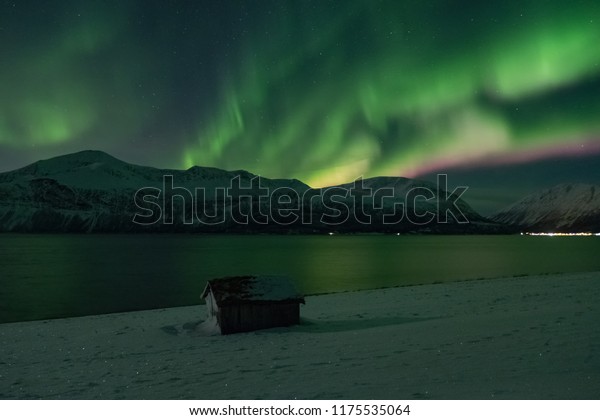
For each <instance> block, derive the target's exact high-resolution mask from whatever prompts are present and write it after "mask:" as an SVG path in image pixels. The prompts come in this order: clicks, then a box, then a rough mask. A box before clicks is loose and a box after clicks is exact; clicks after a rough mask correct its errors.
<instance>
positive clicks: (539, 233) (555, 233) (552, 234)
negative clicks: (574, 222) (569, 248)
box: [521, 232, 600, 236]
mask: <svg viewBox="0 0 600 420" xmlns="http://www.w3.org/2000/svg"><path fill="white" fill-rule="evenodd" d="M521 235H529V236H600V233H591V232H569V233H565V232H521Z"/></svg>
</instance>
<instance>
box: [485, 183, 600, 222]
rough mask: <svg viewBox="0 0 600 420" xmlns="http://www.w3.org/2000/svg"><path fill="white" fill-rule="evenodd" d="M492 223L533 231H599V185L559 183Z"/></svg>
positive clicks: (511, 207)
mask: <svg viewBox="0 0 600 420" xmlns="http://www.w3.org/2000/svg"><path fill="white" fill-rule="evenodd" d="M492 220H494V221H496V222H498V223H503V224H507V225H511V226H514V227H517V228H519V229H523V230H527V231H531V232H600V186H598V185H586V184H560V185H557V186H555V187H553V188H550V189H547V190H544V191H540V192H537V193H534V194H531V195H529V196H527V197H525V198H524V199H522V200H521V201H519V202H517V203H515V204H513V205H511V206H509V207H507V208H505V209H503V210H502V211H500V212H499V213H498V214H496V215H495V216H493V217H492Z"/></svg>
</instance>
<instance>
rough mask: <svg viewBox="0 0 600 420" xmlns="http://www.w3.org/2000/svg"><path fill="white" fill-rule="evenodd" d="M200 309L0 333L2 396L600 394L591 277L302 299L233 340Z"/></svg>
mask: <svg viewBox="0 0 600 420" xmlns="http://www.w3.org/2000/svg"><path fill="white" fill-rule="evenodd" d="M204 309H205V308H204V306H194V307H184V308H173V309H166V310H154V311H143V312H132V313H122V314H111V315H101V316H91V317H82V318H70V319H60V320H50V321H36V322H24V323H14V324H4V325H0V397H1V398H4V399H16V398H61V399H80V398H83V399H120V398H125V399H146V398H151V399H179V398H184V399H207V398H208V399H221V398H225V399H257V398H265V399H277V398H285V399H294V398H298V399H318V398H326V399H342V398H347V399H376V398H385V399H418V398H432V399H455V398H469V399H471V398H485V399H491V398H498V399H508V398H522V399H531V398H542V399H545V398H553V399H554V398H556V399H572V398H586V399H598V398H600V272H597V273H585V274H561V275H549V276H536V277H519V278H504V279H494V280H481V281H468V282H458V283H449V284H437V285H424V286H415V287H399V288H392V289H380V290H373V291H363V292H352V293H339V294H331V295H323V296H309V297H307V299H306V305H305V306H304V307H303V308H302V316H303V320H304V323H303V324H302V325H299V326H295V327H291V328H279V329H273V330H263V331H260V332H254V333H247V334H237V335H231V336H206V335H204V334H203V333H202V330H201V328H198V323H199V322H200V321H201V320H202V319H204V316H205V313H204V312H205V310H204Z"/></svg>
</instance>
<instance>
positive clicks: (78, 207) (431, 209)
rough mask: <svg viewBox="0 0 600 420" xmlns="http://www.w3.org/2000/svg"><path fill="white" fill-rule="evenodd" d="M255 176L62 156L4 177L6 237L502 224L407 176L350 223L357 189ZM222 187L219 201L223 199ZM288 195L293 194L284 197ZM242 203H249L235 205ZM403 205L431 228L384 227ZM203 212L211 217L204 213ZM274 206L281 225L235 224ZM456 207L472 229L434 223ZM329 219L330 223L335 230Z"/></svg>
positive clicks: (403, 227)
mask: <svg viewBox="0 0 600 420" xmlns="http://www.w3.org/2000/svg"><path fill="white" fill-rule="evenodd" d="M165 177H169V178H168V179H171V178H170V177H172V186H173V187H174V188H176V189H177V188H179V189H178V190H173V191H170V188H165V184H164V182H165V180H166V179H167V178H165ZM253 179H254V182H256V175H254V174H251V173H249V172H247V171H242V170H240V171H225V170H222V169H217V168H208V167H199V166H194V167H192V168H189V169H187V170H172V169H157V168H152V167H147V166H140V165H134V164H130V163H127V162H123V161H121V160H119V159H116V158H114V157H112V156H110V155H108V154H106V153H104V152H100V151H83V152H79V153H74V154H70V155H65V156H59V157H56V158H52V159H48V160H42V161H39V162H36V163H33V164H31V165H28V166H26V167H24V168H21V169H17V170H14V171H10V172H5V173H0V232H11V231H13V232H47V231H48V232H137V231H141V232H147V231H152V232H156V231H158V232H179V231H186V232H189V231H192V232H200V231H205V232H215V231H219V232H221V231H227V232H230V231H231V232H247V231H252V232H255V231H261V232H262V231H267V232H281V231H315V230H316V231H323V230H340V231H388V230H389V231H415V230H418V231H422V230H433V231H473V230H474V229H475V230H476V229H488V230H489V229H491V230H494V229H497V227H498V226H497V225H494V224H490V223H488V222H487V221H485V219H483V218H482V217H481V216H479V215H478V214H477V213H476V212H474V211H473V210H472V209H471V208H470V207H469V205H468V204H467V203H465V202H464V201H463V200H460V199H455V198H453V197H449V196H448V194H446V193H445V191H443V190H439V191H438V190H437V187H436V186H435V185H434V184H431V183H426V182H421V181H417V180H411V179H407V178H395V177H380V178H371V179H367V180H364V182H363V186H364V187H365V188H371V189H373V191H383V190H382V189H384V188H387V191H388V193H387V196H385V197H383V196H378V195H377V194H375V195H374V196H372V197H370V198H366V199H365V200H364V203H365V205H364V209H365V212H366V213H368V214H369V215H370V216H372V219H371V222H370V223H368V224H365V223H361V222H357V221H356V218H355V217H354V216H355V214H356V213H357V209H356V206H354V204H353V203H354V202H353V201H352V196H351V194H350V191H351V190H350V188H351V187H352V184H345V185H340V186H336V187H328V188H323V189H311V188H310V187H309V186H308V185H306V184H304V183H302V182H300V181H298V180H295V179H268V178H263V177H260V188H261V190H260V191H259V190H257V189H252V190H251V189H250V188H251V187H258V184H253V181H252V180H253ZM232 180H236V183H237V184H236V183H234V185H239V186H240V187H241V188H242V189H243V191H242V190H240V191H238V192H233V194H231V195H232V196H233V197H234V198H235V199H224V198H223V196H224V191H225V189H227V188H230V187H231V185H232ZM183 188H185V189H186V190H187V191H190V193H189V197H191V199H190V200H187V201H186V200H185V199H183V198H182V197H177V195H183V196H186V197H188V193H187V192H185V191H183ZM140 189H144V191H146V192H149V194H150V195H151V197H150V199H142V198H141V197H142V195H147V194H142V195H140V194H139V193H138V195H137V196H136V192H138V190H140ZM197 189H202V191H203V193H204V197H205V199H204V200H201V203H203V204H199V203H200V200H196V197H197V196H195V195H193V194H194V193H195V192H196V191H197ZM219 189H221V194H222V195H219ZM424 189H428V190H430V191H433V193H432V194H433V196H432V197H420V196H418V194H413V195H417V196H416V197H414V199H413V197H412V196H410V195H409V196H408V198H409V199H408V200H406V194H407V192H408V191H411V190H414V191H415V192H416V193H418V192H419V191H422V190H424ZM230 191H231V190H230ZM389 191H392V193H389ZM265 192H267V193H268V194H269V195H270V197H271V198H270V199H261V200H258V199H255V200H253V201H250V200H249V199H248V197H247V195H250V196H252V197H253V198H256V197H257V196H258V194H259V193H260V194H263V195H264V193H265ZM152 194H154V196H153V197H152ZM340 194H341V195H345V197H340V196H339V195H340ZM285 195H287V196H288V197H282V196H285ZM334 195H337V196H336V197H333V196H334ZM384 195H385V194H384ZM390 195H391V196H390ZM315 196H317V197H325V200H323V199H316V200H315V199H312V198H313V197H315ZM238 197H245V198H241V199H239V200H238V199H237V198H238ZM425 198H428V199H427V200H426V199H425ZM277 200H279V201H277ZM165 203H167V205H165ZM171 203H173V204H172V206H171ZM274 203H275V204H274ZM161 205H162V206H163V207H162V211H163V212H166V211H167V209H170V208H171V207H172V208H173V215H174V217H173V218H172V219H168V220H170V221H171V223H164V221H165V219H162V218H160V217H159V219H157V220H156V221H154V222H152V223H144V224H139V223H133V219H134V216H135V215H136V214H138V215H139V214H142V215H146V214H148V212H149V209H155V210H158V209H159V207H160V206H161ZM453 206H455V207H453ZM398 207H400V208H402V207H403V208H404V210H406V211H407V212H408V214H409V216H410V215H411V214H413V215H414V214H416V215H424V214H427V215H428V216H432V215H433V216H436V217H434V218H433V219H434V220H433V221H429V218H427V223H421V221H422V219H419V220H417V221H416V223H415V220H414V217H413V218H412V219H410V218H406V217H404V219H403V220H399V221H398V223H394V224H392V225H390V224H389V223H383V215H384V214H389V213H390V212H391V210H393V209H394V208H396V209H398ZM199 208H200V210H205V211H198V209H199ZM274 208H275V209H276V210H284V211H283V214H284V216H283V217H282V218H280V219H278V222H277V223H273V220H272V219H269V218H260V217H259V218H255V219H254V220H252V219H250V220H249V221H248V223H247V224H245V223H239V220H240V217H237V218H236V217H235V216H234V215H235V214H239V215H243V214H248V211H249V210H250V209H253V211H255V213H253V214H263V215H269V216H271V215H272V214H273V209H274ZM286 209H291V211H292V212H295V213H296V214H299V215H300V213H301V212H304V214H305V216H306V214H310V215H311V217H304V218H302V217H298V218H294V217H293V216H290V211H287V213H286ZM333 209H338V210H341V212H342V217H338V218H334V219H331V218H330V219H323V218H322V217H323V215H325V214H331V213H335V210H333ZM452 209H454V210H456V209H459V210H460V213H462V214H464V215H465V216H466V218H467V220H468V221H469V222H470V223H466V224H458V223H456V220H453V219H452V217H450V220H449V221H448V223H441V224H440V223H438V220H439V218H438V216H439V215H445V214H446V213H448V211H449V210H452ZM219 212H220V213H219ZM344 212H345V213H344ZM158 213H160V211H158V212H157V213H156V214H158ZM221 213H222V214H224V215H225V216H224V221H223V222H222V223H217V222H216V221H218V220H219V219H218V214H221ZM195 215H196V216H197V217H194V216H195ZM344 215H348V218H345V217H344ZM159 216H160V214H159ZM300 216H301V215H300ZM138 220H139V219H138ZM144 220H146V219H144ZM361 220H362V219H361ZM331 222H334V223H333V228H332V227H331V226H332V223H331Z"/></svg>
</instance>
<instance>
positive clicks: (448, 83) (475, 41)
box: [0, 0, 600, 186]
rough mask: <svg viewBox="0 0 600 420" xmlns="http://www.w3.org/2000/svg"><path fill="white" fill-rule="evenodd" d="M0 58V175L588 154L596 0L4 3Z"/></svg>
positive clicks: (338, 166) (363, 169) (423, 167)
mask: <svg viewBox="0 0 600 420" xmlns="http://www.w3.org/2000/svg"><path fill="white" fill-rule="evenodd" d="M0 51H1V52H0V54H1V64H0V171H3V170H8V169H14V168H15V167H17V166H22V165H24V164H27V163H30V162H31V161H33V160H37V159H42V158H48V157H51V156H55V155H58V154H63V153H68V152H73V151H77V150H82V149H101V150H104V151H106V152H108V153H111V154H113V155H115V156H117V157H119V158H122V159H125V160H128V161H131V162H135V163H140V164H147V165H152V166H158V167H176V168H187V167H190V166H192V165H202V166H216V167H221V168H224V169H239V168H243V169H247V170H249V171H251V172H254V173H258V174H261V175H264V176H268V177H288V178H291V177H295V178H299V179H301V180H303V181H305V182H307V183H308V184H310V185H313V186H322V185H325V184H329V185H331V184H335V183H340V182H348V181H351V180H352V179H354V178H356V177H358V176H361V175H362V176H375V175H403V176H417V175H420V174H423V173H426V172H428V171H431V170H437V169H444V168H448V167H451V166H454V165H463V166H464V165H467V166H469V165H478V164H481V162H494V161H495V160H498V161H501V162H503V163H507V162H508V163H510V162H512V161H523V160H529V161H535V160H536V159H539V158H540V157H541V156H550V155H561V154H569V155H579V154H584V155H589V154H592V153H595V154H597V153H598V152H599V145H600V118H599V117H600V99H599V98H598V94H599V93H600V3H598V2H595V1H573V2H568V3H565V2H559V1H502V2H500V1H495V2H493V3H492V2H480V1H387V2H380V1H351V0H349V1H331V2H330V1H311V2H303V1H260V2H235V1H227V2H212V1H210V2H195V1H189V2H184V1H180V2H178V1H120V2H94V1H90V2H73V1H61V2H43V3H41V2H21V1H3V2H2V3H0Z"/></svg>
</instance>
